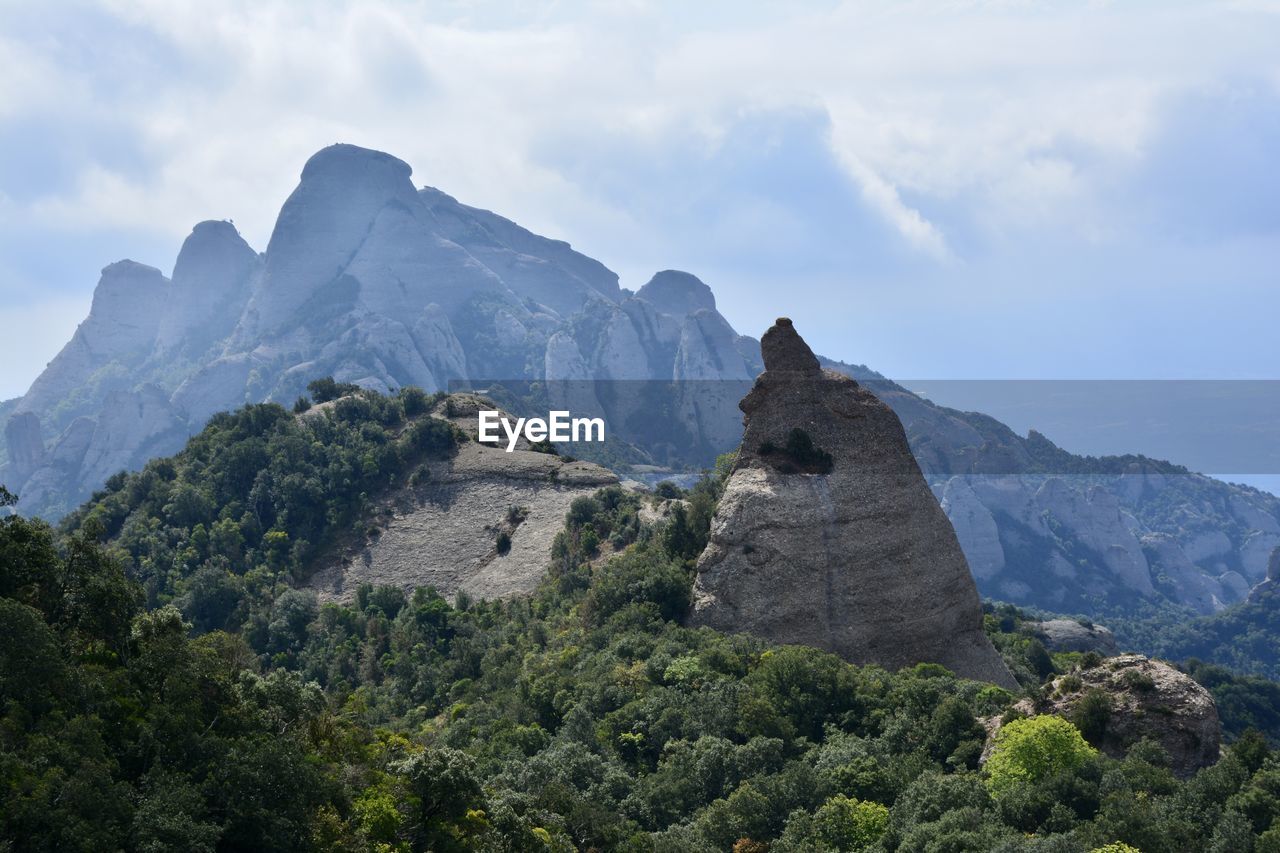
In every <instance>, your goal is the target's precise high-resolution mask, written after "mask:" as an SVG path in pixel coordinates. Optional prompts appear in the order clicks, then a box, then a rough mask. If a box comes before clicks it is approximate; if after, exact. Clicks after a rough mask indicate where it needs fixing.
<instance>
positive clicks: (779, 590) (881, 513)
mask: <svg viewBox="0 0 1280 853" xmlns="http://www.w3.org/2000/svg"><path fill="white" fill-rule="evenodd" d="M761 349H762V352H763V355H764V365H765V372H764V373H762V374H761V375H760V376H759V377H758V378H757V379H756V382H755V385H754V387H753V388H752V389H751V392H750V393H749V394H748V395H747V396H746V397H745V398H744V399H743V400H742V403H741V408H742V411H743V412H744V413H745V415H746V417H745V433H744V436H743V440H742V447H741V449H740V451H739V455H738V459H737V462H736V464H735V465H734V468H733V471H732V473H731V475H730V477H729V480H728V483H727V485H726V487H725V492H724V496H723V497H722V498H721V501H720V506H719V509H718V510H717V512H716V516H715V519H714V521H713V522H712V526H711V540H710V542H709V544H708V545H707V548H706V550H705V551H704V552H703V554H702V556H701V557H700V558H699V559H698V576H697V580H696V582H695V585H694V603H693V607H692V610H691V612H690V614H689V621H690V622H691V623H692V624H695V625H709V626H711V627H713V628H717V629H719V630H723V631H730V632H747V633H752V634H756V635H758V636H762V637H766V638H768V639H770V640H773V641H775V642H780V643H796V644H803V645H810V646H817V647H819V648H824V649H828V650H831V651H833V652H836V653H837V654H839V655H841V656H842V657H844V658H846V659H848V660H851V661H855V662H858V663H877V664H881V665H883V666H886V667H889V668H892V669H897V668H899V667H902V666H906V665H910V664H914V663H918V662H921V661H932V662H936V663H941V664H943V665H945V666H947V667H948V668H950V669H952V670H953V671H955V672H956V673H958V674H960V675H962V676H965V677H968V678H975V679H982V680H986V681H992V682H995V683H997V684H1001V685H1004V686H1007V687H1010V688H1013V687H1014V686H1015V685H1014V681H1013V678H1012V676H1010V674H1009V671H1008V670H1007V669H1006V668H1005V665H1004V663H1003V661H1001V659H1000V656H999V655H998V654H997V653H996V651H995V649H994V648H993V647H992V645H991V643H990V641H989V640H988V639H987V638H986V636H985V635H984V634H983V633H982V612H981V608H980V606H979V601H978V593H977V589H976V588H975V587H974V583H973V578H972V577H971V576H970V574H969V568H968V566H967V565H966V563H965V560H964V555H963V553H962V552H961V550H960V546H959V543H958V542H957V541H956V537H955V532H954V531H953V530H952V527H951V524H950V523H949V522H948V521H947V519H946V516H945V515H944V514H943V512H942V510H941V508H940V507H939V506H938V504H937V503H936V502H935V501H934V500H933V498H932V496H931V495H930V494H929V489H928V486H927V485H926V483H925V481H924V478H923V476H922V475H921V473H920V469H919V467H918V466H917V465H916V462H915V460H914V459H913V458H912V456H911V452H910V449H909V448H908V446H907V439H906V435H905V433H904V432H903V429H902V425H901V423H900V422H899V421H898V418H897V417H896V416H895V415H894V414H893V412H892V411H891V410H890V409H889V408H888V407H887V406H886V405H884V404H883V403H882V402H880V400H878V399H877V398H876V397H875V396H874V395H873V394H871V393H870V392H868V391H866V390H865V389H863V388H862V387H860V386H859V385H858V383H857V382H855V381H854V380H852V379H850V378H848V377H846V376H844V375H842V374H840V373H836V372H835V371H830V370H823V369H822V368H821V367H820V366H819V364H818V360H817V359H816V358H815V357H814V355H813V353H812V351H810V349H809V347H808V346H807V345H806V344H805V342H804V341H803V340H802V339H801V338H800V336H799V335H798V334H796V331H795V329H794V328H793V326H792V324H791V321H790V320H788V319H785V318H783V319H779V320H778V322H777V323H776V324H775V325H774V326H773V327H772V328H770V329H769V330H768V331H767V332H765V334H764V337H763V338H762V339H761Z"/></svg>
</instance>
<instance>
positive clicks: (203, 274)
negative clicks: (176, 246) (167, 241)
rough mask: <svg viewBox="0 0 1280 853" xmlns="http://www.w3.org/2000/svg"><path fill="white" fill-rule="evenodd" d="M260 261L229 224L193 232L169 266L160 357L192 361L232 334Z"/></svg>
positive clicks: (202, 225)
mask: <svg viewBox="0 0 1280 853" xmlns="http://www.w3.org/2000/svg"><path fill="white" fill-rule="evenodd" d="M261 266H262V259H261V258H260V257H259V255H258V253H257V252H255V251H254V250H253V248H252V247H251V246H250V245H249V244H248V243H246V242H245V241H244V238H243V237H241V236H240V232H239V231H237V230H236V227H235V226H234V225H232V224H231V223H230V222H225V221H222V220H207V221H205V222H201V223H199V224H197V225H196V226H195V228H193V229H191V234H190V235H188V237H187V239H186V240H184V241H183V243H182V249H181V250H180V251H179V252H178V259H177V261H176V262H175V263H174V265H173V286H172V288H171V291H170V294H169V304H168V305H167V306H166V309H165V312H164V317H163V318H162V320H161V321H160V327H159V330H158V331H157V333H156V346H157V349H158V350H159V352H161V353H171V352H174V351H177V350H182V351H185V352H187V353H189V354H192V355H195V354H198V353H200V352H202V351H203V350H204V349H205V348H206V347H208V346H209V345H210V344H211V343H213V342H214V341H217V340H220V339H221V338H223V337H225V336H226V335H227V334H229V333H230V332H231V330H232V328H234V326H235V323H236V321H237V320H239V319H240V313H241V312H242V311H243V310H244V305H245V302H246V300H247V299H248V295H249V284H250V280H251V278H252V277H253V274H254V273H256V272H257V271H258V269H259V268H260V267H261Z"/></svg>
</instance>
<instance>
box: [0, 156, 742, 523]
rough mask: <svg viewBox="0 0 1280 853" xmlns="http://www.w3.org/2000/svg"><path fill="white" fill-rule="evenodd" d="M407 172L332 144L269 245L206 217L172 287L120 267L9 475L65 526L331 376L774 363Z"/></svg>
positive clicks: (46, 381) (30, 500) (693, 296)
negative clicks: (240, 414)
mask: <svg viewBox="0 0 1280 853" xmlns="http://www.w3.org/2000/svg"><path fill="white" fill-rule="evenodd" d="M410 174H411V170H410V168H409V166H408V165H407V164H405V163H403V162H402V161H400V160H397V159H396V158H394V157H391V156H389V155H387V154H383V153H380V152H376V151H369V150H366V149H361V148H357V147H355V146H351V145H334V146H331V147H329V148H326V149H324V150H322V151H320V152H319V153H317V154H316V155H315V156H313V157H312V158H311V159H310V160H309V161H308V162H307V164H306V166H305V167H304V168H303V170H302V176H301V180H300V182H299V184H298V187H297V188H296V189H295V190H294V192H293V193H292V194H291V195H290V196H289V198H288V200H286V202H285V204H284V206H283V208H282V209H281V211H280V215H279V217H278V219H277V222H276V226H275V229H274V231H273V232H272V235H271V240H270V242H269V243H268V245H267V249H266V251H265V252H263V253H261V254H258V253H256V252H255V251H254V250H253V249H252V248H250V247H249V246H248V244H246V243H245V241H244V240H243V239H242V238H241V237H240V235H239V234H238V233H237V232H236V230H235V228H234V227H233V226H232V225H231V224H230V223H227V222H203V223H200V224H199V225H197V226H196V227H195V228H194V229H193V231H192V233H191V235H190V236H189V237H188V238H187V240H186V241H185V242H184V243H183V246H182V249H181V251H180V252H179V254H178V258H177V261H176V263H175V264H174V271H173V278H172V280H170V279H168V278H166V277H165V276H164V275H162V274H161V273H160V272H159V270H156V269H154V268H153V267H148V266H144V265H142V264H138V263H135V262H132V261H121V262H119V263H116V264H112V265H110V266H108V267H106V268H105V269H104V270H103V273H102V279H101V280H100V282H99V283H98V287H97V289H96V291H95V295H94V300H93V306H92V308H91V310H90V313H89V317H88V318H87V319H86V320H85V321H84V323H82V324H81V325H80V327H79V328H78V329H77V330H76V333H75V335H74V336H73V337H72V339H71V341H70V342H68V344H67V345H66V346H65V347H64V348H63V350H62V351H61V352H60V353H59V354H58V355H57V357H56V358H55V359H54V360H53V361H52V362H51V363H50V364H49V366H48V368H47V369H46V370H45V371H44V372H43V373H42V374H41V375H40V376H39V377H38V378H37V379H36V381H35V382H34V383H33V384H32V386H31V388H30V390H29V391H28V392H27V394H25V395H24V396H23V397H22V398H21V399H19V400H18V401H17V402H16V403H14V404H13V405H12V407H11V409H10V411H9V413H8V417H7V419H6V423H5V430H4V434H5V444H6V450H7V456H8V463H7V465H6V466H5V468H4V469H3V471H2V472H0V477H3V481H4V482H5V483H7V484H8V485H9V486H10V488H11V489H12V490H13V491H15V492H17V493H18V494H20V495H21V496H22V499H23V500H22V504H21V509H22V510H23V511H24V512H28V513H33V514H41V515H44V516H47V517H52V518H56V517H58V516H60V515H61V514H63V513H65V512H66V511H67V510H69V509H70V508H71V507H73V506H75V505H76V504H77V503H79V501H80V500H82V499H83V498H85V497H87V496H88V494H89V493H90V492H91V491H92V490H94V489H96V488H97V487H99V486H100V485H101V484H102V483H103V482H104V481H105V480H106V478H107V477H108V476H110V475H111V474H113V473H115V472H116V471H118V470H123V469H136V468H138V467H140V466H141V465H142V464H143V463H144V462H146V460H148V459H150V458H152V457H155V456H157V455H161V454H166V453H172V452H175V451H176V450H178V449H179V448H180V447H181V446H182V442H183V441H184V440H185V438H186V437H187V436H188V435H190V434H192V433H194V432H196V431H198V430H199V429H200V427H202V426H203V424H204V423H205V422H206V421H207V420H208V418H209V417H210V416H211V415H212V414H214V413H215V412H218V411H224V410H227V409H231V408H234V407H236V406H239V405H241V404H243V403H246V402H261V401H281V402H284V403H291V402H292V401H293V399H294V398H295V397H297V396H298V395H299V394H301V393H302V392H303V391H304V387H305V386H306V384H307V383H308V382H309V381H310V380H312V379H315V378H317V377H320V376H325V375H331V376H333V377H335V378H336V379H338V380H339V381H349V382H355V383H358V384H359V385H361V386H363V387H367V388H372V389H377V390H382V391H386V390H389V389H391V388H399V387H403V386H405V385H415V386H418V387H421V388H424V389H426V390H427V391H435V390H441V389H444V388H446V387H448V386H449V384H450V382H454V381H458V380H467V379H472V378H475V379H489V378H498V379H516V378H538V379H541V378H551V379H557V380H578V379H583V378H588V377H589V378H592V379H608V380H628V379H654V378H658V379H663V380H675V381H681V380H683V379H685V378H702V377H703V376H704V375H706V374H708V373H714V375H715V376H717V377H720V376H724V377H733V378H739V379H750V377H751V376H753V375H754V372H755V370H756V368H757V367H758V354H756V355H750V354H749V353H751V352H752V347H743V346H742V345H741V342H740V341H739V340H738V336H737V335H736V334H735V333H734V332H733V330H732V329H731V328H730V327H729V325H728V323H727V322H725V320H724V318H723V317H721V316H720V315H719V314H718V313H717V312H716V310H715V300H714V298H713V297H712V296H711V293H710V290H709V289H708V288H707V287H706V285H704V284H702V283H701V282H699V281H698V280H697V279H696V278H694V277H693V276H690V275H687V274H681V273H672V272H667V273H660V274H659V275H658V276H655V278H654V281H653V282H651V283H650V284H649V285H647V286H646V287H645V288H642V289H641V292H640V293H639V294H632V293H630V292H629V291H624V290H622V289H621V288H620V287H619V286H618V277H617V276H616V275H615V274H614V273H613V272H611V271H610V270H608V269H607V268H605V267H604V266H603V265H602V264H600V263H599V262H597V261H594V260H592V259H591V258H588V257H586V256H585V255H582V254H579V253H578V252H575V251H574V250H573V249H572V248H571V247H570V246H569V245H568V244H567V243H564V242H561V241H558V240H550V239H547V238H544V237H540V236H538V235H536V234H533V233H531V232H529V231H526V230H525V229H523V228H521V227H519V226H518V225H516V224H515V223H513V222H510V221H509V220H506V219H503V218H502V217H500V216H497V215H495V214H492V213H490V212H488V211H484V210H478V209H476V208H472V207H468V206H466V205H463V204H460V203H459V202H458V201H457V200H455V199H454V198H452V197H451V196H448V195H446V194H445V193H443V192H440V191H439V190H436V189H433V188H430V187H424V188H422V189H420V190H419V189H415V187H414V185H413V184H412V182H411V181H410ZM651 299H652V301H651ZM744 353H748V354H744ZM710 366H713V367H710ZM606 408H607V407H606Z"/></svg>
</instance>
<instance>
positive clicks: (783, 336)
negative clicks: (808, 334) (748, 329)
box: [760, 317, 822, 374]
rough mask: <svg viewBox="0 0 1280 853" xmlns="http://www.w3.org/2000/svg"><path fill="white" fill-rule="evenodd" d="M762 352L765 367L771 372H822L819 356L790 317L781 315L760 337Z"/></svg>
mask: <svg viewBox="0 0 1280 853" xmlns="http://www.w3.org/2000/svg"><path fill="white" fill-rule="evenodd" d="M760 354H761V355H762V356H763V357H764V369H765V370H767V371H770V372H774V371H784V372H797V373H814V374H817V373H821V372H822V367H821V365H819V364H818V358H817V356H815V355H814V354H813V350H811V349H809V345H808V344H807V343H805V342H804V338H802V337H800V335H799V333H797V332H796V329H795V326H794V325H792V323H791V320H790V318H788V317H779V318H778V319H777V320H776V321H775V322H774V324H773V325H772V326H770V327H769V329H768V331H766V332H765V333H764V335H763V336H762V337H761V338H760Z"/></svg>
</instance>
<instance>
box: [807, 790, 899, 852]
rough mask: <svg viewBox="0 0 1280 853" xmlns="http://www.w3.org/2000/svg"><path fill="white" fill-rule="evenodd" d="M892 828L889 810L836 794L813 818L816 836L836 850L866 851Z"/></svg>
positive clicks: (878, 804) (878, 805)
mask: <svg viewBox="0 0 1280 853" xmlns="http://www.w3.org/2000/svg"><path fill="white" fill-rule="evenodd" d="M888 825H889V809H888V808H886V807H885V806H882V805H881V804H880V803H869V802H863V801H862V800H854V799H850V798H849V797H846V796H845V795H844V794H836V795H835V796H834V797H832V798H831V799H829V800H827V801H826V802H825V803H823V805H822V807H821V808H819V809H818V811H817V812H816V813H815V814H814V816H813V829H814V834H815V835H816V836H817V837H818V840H820V841H821V842H822V843H824V844H826V845H828V846H829V847H831V848H833V849H835V850H841V851H844V850H865V849H867V848H868V847H870V846H871V845H872V844H875V843H876V842H877V841H879V840H880V836H882V835H884V831H885V828H886V827H887V826H888Z"/></svg>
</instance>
